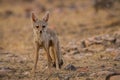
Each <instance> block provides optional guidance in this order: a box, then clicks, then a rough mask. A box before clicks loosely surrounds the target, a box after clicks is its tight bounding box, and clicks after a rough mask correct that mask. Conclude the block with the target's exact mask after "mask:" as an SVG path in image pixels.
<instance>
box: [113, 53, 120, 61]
mask: <svg viewBox="0 0 120 80" xmlns="http://www.w3.org/2000/svg"><path fill="white" fill-rule="evenodd" d="M114 60H115V61H120V53H118V54H117V55H116V56H115V57H114Z"/></svg>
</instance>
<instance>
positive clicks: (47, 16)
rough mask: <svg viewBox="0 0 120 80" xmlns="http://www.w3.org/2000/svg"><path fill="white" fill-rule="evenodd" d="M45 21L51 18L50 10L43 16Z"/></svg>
mask: <svg viewBox="0 0 120 80" xmlns="http://www.w3.org/2000/svg"><path fill="white" fill-rule="evenodd" d="M42 19H43V20H44V21H45V22H48V19H49V11H47V12H46V14H45V15H44V16H43V18H42Z"/></svg>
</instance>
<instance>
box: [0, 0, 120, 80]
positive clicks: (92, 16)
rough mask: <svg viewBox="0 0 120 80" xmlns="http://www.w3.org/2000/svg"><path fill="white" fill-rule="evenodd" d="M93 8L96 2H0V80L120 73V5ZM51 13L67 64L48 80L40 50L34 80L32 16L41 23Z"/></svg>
mask: <svg viewBox="0 0 120 80" xmlns="http://www.w3.org/2000/svg"><path fill="white" fill-rule="evenodd" d="M118 1H119V0H118ZM93 5H94V0H17V1H16V0H0V80H105V78H106V76H107V75H109V74H112V73H120V2H117V1H116V2H115V3H114V5H113V6H112V7H111V8H110V9H101V8H100V9H99V10H98V12H96V11H95V8H94V6H93ZM48 10H49V11H50V19H49V22H48V23H49V26H48V27H49V28H51V29H53V30H55V31H56V33H57V35H58V37H59V41H60V46H61V52H62V55H63V59H64V65H63V66H62V69H61V70H59V71H57V70H55V68H53V69H52V74H51V75H49V74H48V70H47V60H46V54H45V52H44V51H43V50H40V51H39V55H40V56H39V61H38V65H37V71H36V76H35V77H34V78H33V76H32V73H31V70H32V68H33V64H34V43H33V40H34V38H33V37H34V36H33V30H32V19H31V12H32V11H33V12H35V13H36V15H37V16H38V17H39V18H40V19H41V18H42V16H43V15H44V14H45V12H46V11H48ZM112 78H113V79H112ZM112 78H111V80H119V79H120V75H118V76H116V77H115V78H114V77H112Z"/></svg>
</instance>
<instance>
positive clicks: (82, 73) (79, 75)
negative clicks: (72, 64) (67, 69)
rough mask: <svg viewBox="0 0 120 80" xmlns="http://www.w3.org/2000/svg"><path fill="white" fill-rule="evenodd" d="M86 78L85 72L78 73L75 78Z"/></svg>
mask: <svg viewBox="0 0 120 80" xmlns="http://www.w3.org/2000/svg"><path fill="white" fill-rule="evenodd" d="M83 76H88V74H87V73H86V72H80V73H79V74H78V76H77V77H83Z"/></svg>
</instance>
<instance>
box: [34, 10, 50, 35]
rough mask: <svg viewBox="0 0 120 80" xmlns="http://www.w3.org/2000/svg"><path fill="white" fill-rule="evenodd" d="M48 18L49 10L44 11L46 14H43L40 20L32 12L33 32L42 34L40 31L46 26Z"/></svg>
mask: <svg viewBox="0 0 120 80" xmlns="http://www.w3.org/2000/svg"><path fill="white" fill-rule="evenodd" d="M48 19H49V12H46V14H45V15H44V16H43V18H42V19H41V20H40V19H38V18H37V17H36V16H35V14H34V13H32V21H33V30H34V32H35V33H37V34H42V32H43V31H44V30H45V29H46V28H47V25H48Z"/></svg>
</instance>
